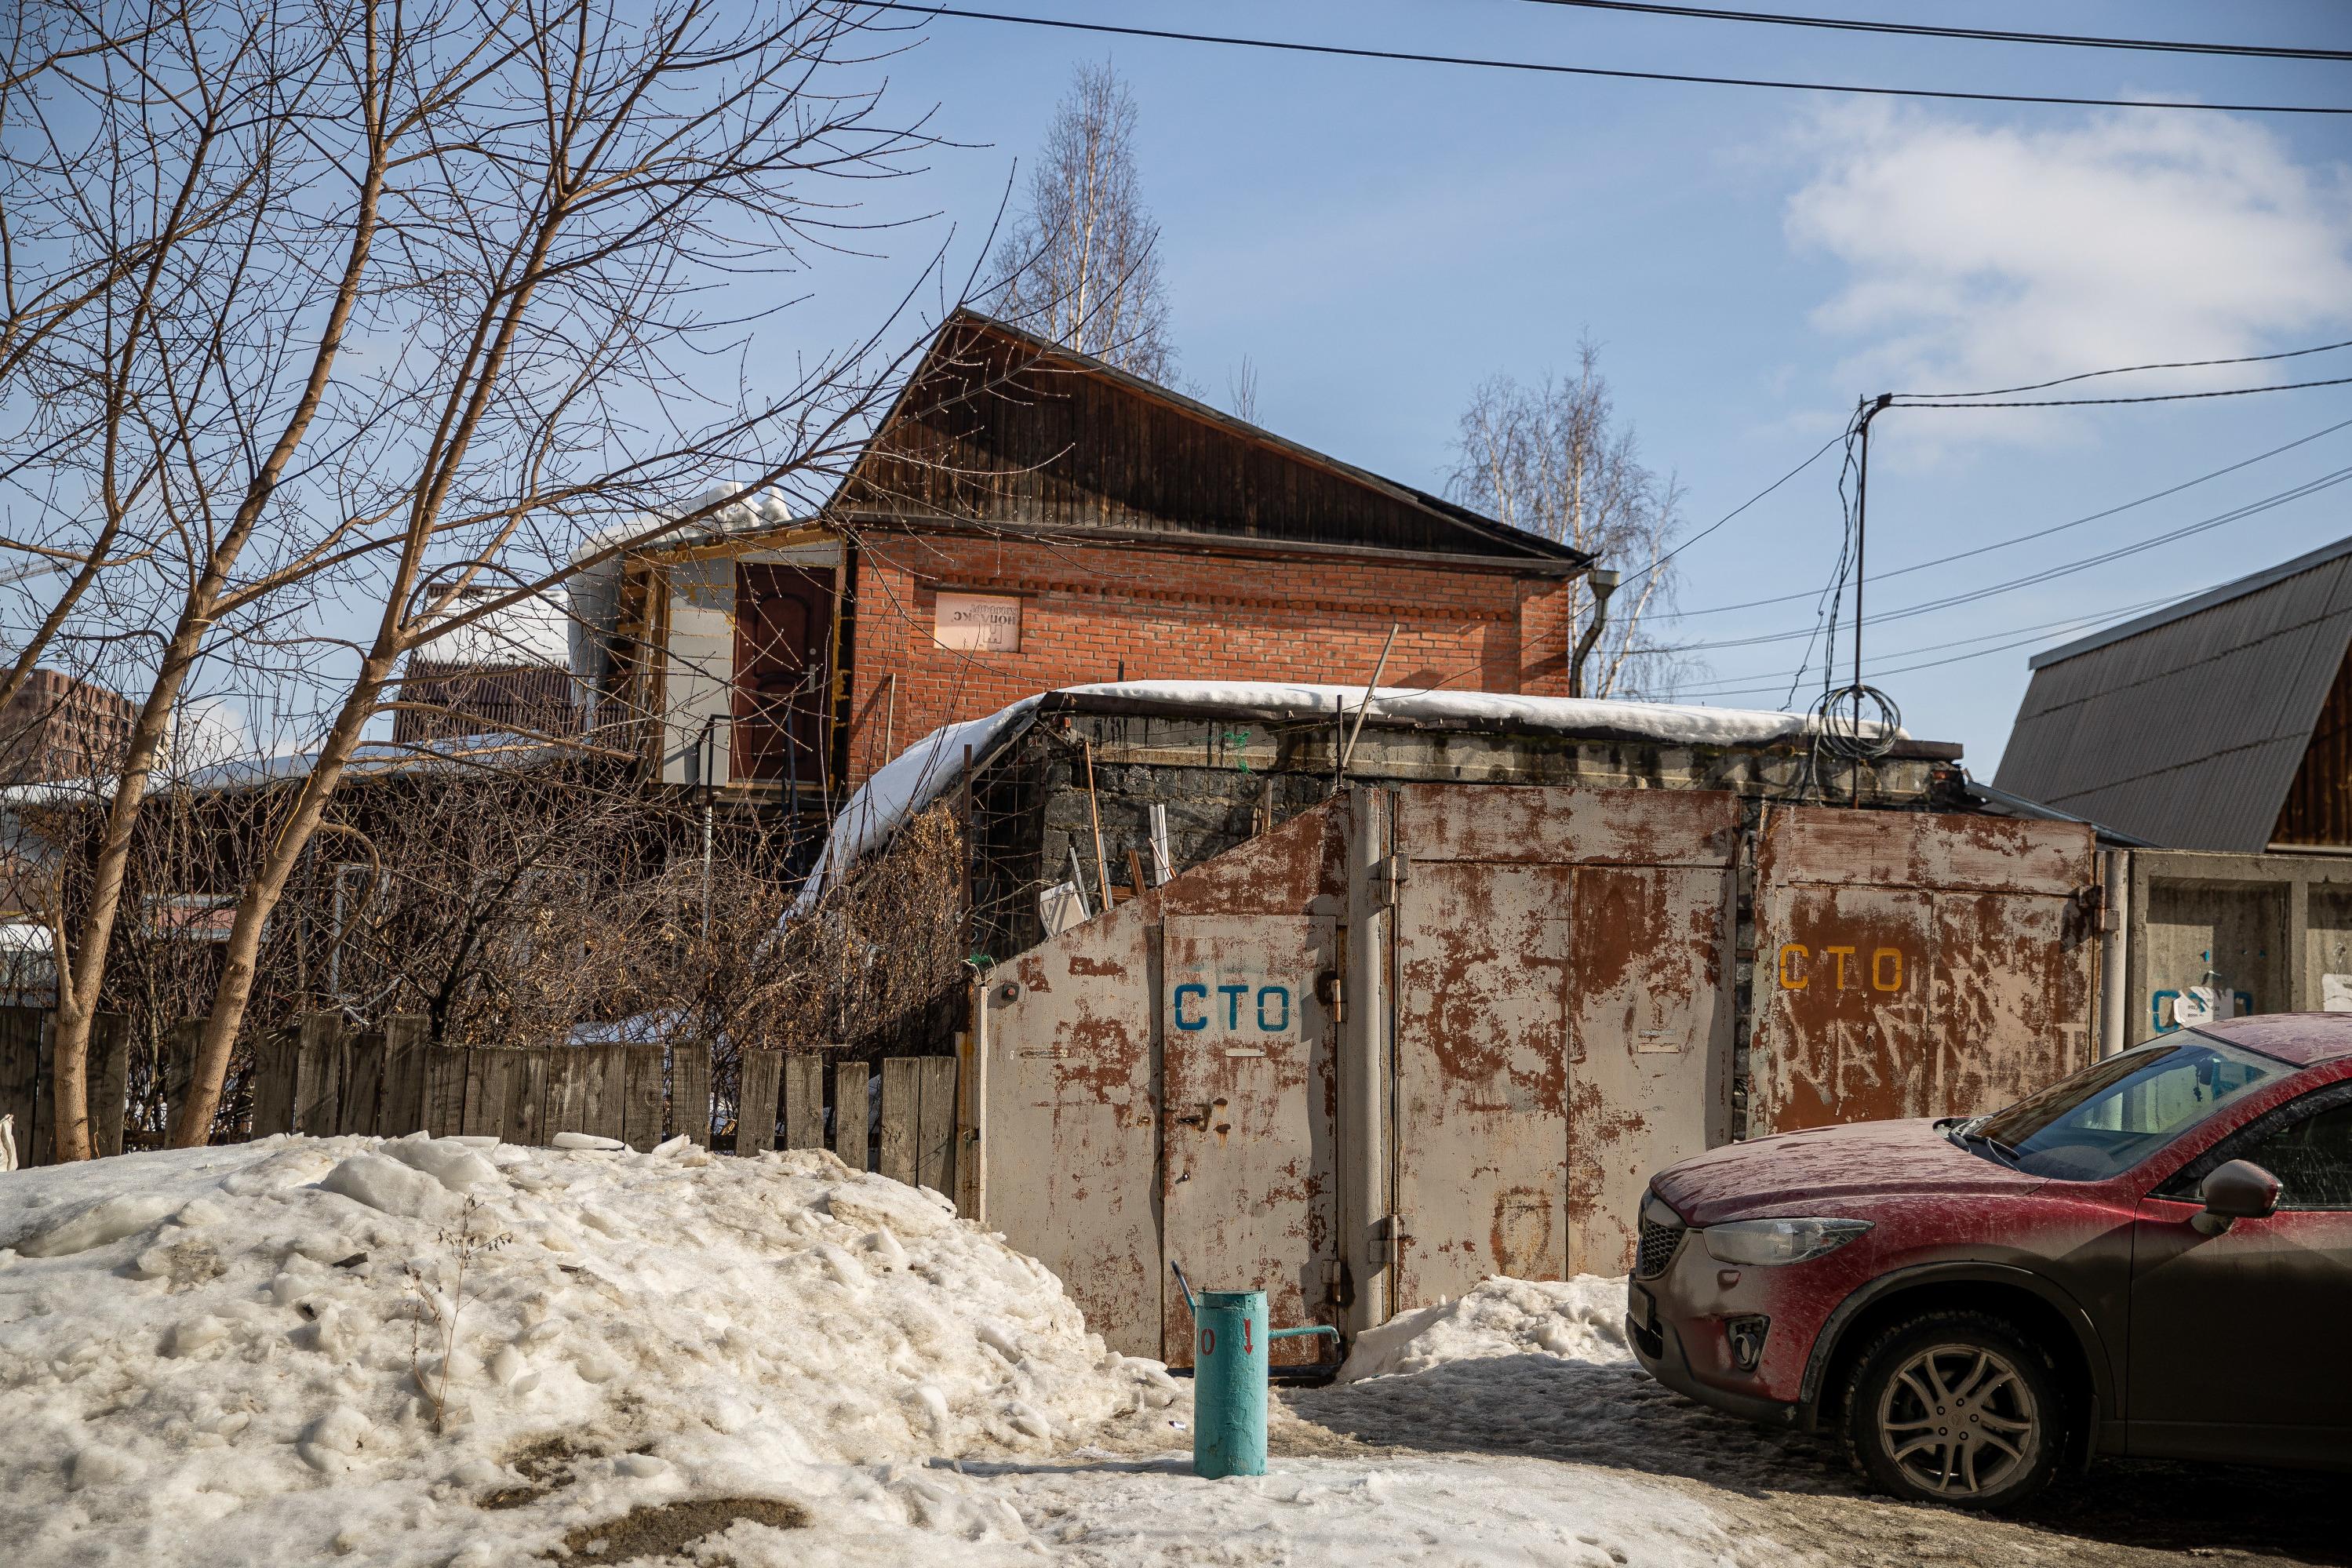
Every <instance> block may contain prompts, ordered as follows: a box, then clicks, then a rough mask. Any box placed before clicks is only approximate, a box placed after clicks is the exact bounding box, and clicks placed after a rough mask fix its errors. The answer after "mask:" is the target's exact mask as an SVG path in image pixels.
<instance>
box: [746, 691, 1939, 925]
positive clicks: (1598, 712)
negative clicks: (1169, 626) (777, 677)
mask: <svg viewBox="0 0 2352 1568" xmlns="http://www.w3.org/2000/svg"><path fill="white" fill-rule="evenodd" d="M1063 694H1070V695H1081V696H1107V697H1127V698H1131V699H1133V700H1135V701H1138V702H1151V703H1160V704H1166V703H1177V704H1183V705H1188V706H1197V707H1199V708H1202V709H1203V710H1209V711H1215V710H1218V709H1232V710H1242V711H1247V712H1251V713H1276V714H1283V715H1286V716H1293V717H1299V718H1305V717H1309V716H1315V715H1321V714H1337V713H1341V712H1345V713H1347V714H1348V715H1349V716H1353V715H1354V714H1355V712H1356V711H1357V709H1358V708H1362V709H1363V711H1364V716H1365V720H1366V722H1368V723H1374V724H1380V723H1386V724H1391V725H1412V724H1465V723H1480V724H1488V725H1493V726H1496V727H1499V728H1503V729H1526V730H1544V731H1554V732H1559V733H1563V734H1571V735H1591V736H1601V737H1625V738H1630V739H1638V740H1652V741H1656V742H1659V743H1660V744H1663V745H1667V746H1769V745H1772V744H1775V743H1777V742H1783V741H1793V740H1798V739H1801V738H1803V737H1806V736H1808V735H1810V734H1811V733H1812V731H1813V728H1814V727H1815V721H1814V720H1813V719H1812V718H1811V716H1808V715H1805V714H1801V713H1774V712H1767V711H1765V710H1762V709H1753V708H1725V707H1692V706H1677V705H1675V704H1671V703H1643V702H1612V701H1609V700H1606V699H1602V698H1597V697H1536V696H1520V695H1517V694H1516V693H1511V692H1455V691H1437V690H1433V689H1429V688H1424V687H1419V686H1375V687H1373V688H1372V689H1371V693H1370V700H1369V701H1367V700H1366V695H1365V688H1364V687H1362V686H1329V685H1299V684H1293V683H1289V682H1275V681H1106V682H1102V683H1100V684H1097V685H1084V686H1063V687H1061V688H1059V691H1058V692H1039V693H1037V694H1035V695H1032V696H1025V697H1023V698H1022V699H1020V700H1019V701H1018V702H1013V703H1008V704H1006V705H1005V706H1003V707H1001V708H999V709H997V710H996V711H995V712H994V713H992V714H989V715H987V716H985V717H982V718H973V719H965V720H963V721H961V723H957V724H950V725H942V726H941V727H939V728H938V729H935V730H933V731H931V732H930V733H929V735H926V736H924V737H922V738H921V739H919V740H918V741H916V742H915V743H914V744H913V745H912V746H910V747H908V748H907V749H906V750H904V751H902V752H900V753H899V754H898V756H897V757H895V758H891V760H890V761H889V762H887V763H886V764H885V765H884V766H883V767H882V768H880V769H879V770H878V771H877V772H876V773H875V775H874V776H873V777H872V778H870V779H867V780H866V782H865V783H864V784H862V785H860V786H859V787H858V789H857V790H856V793H854V794H852V795H851V796H850V798H849V800H848V802H847V803H846V804H845V805H844V806H843V808H842V810H841V814H840V816H839V817H837V818H835V821H834V825H833V833H832V836H831V837H829V838H828V839H827V840H826V841H825V846H824V859H823V860H821V861H820V862H818V864H817V869H816V872H815V873H814V875H812V876H811V877H810V878H809V879H808V882H807V883H806V884H805V885H803V888H802V890H801V894H800V897H799V898H798V899H797V900H795V901H794V902H793V906H792V909H791V910H790V912H788V913H787V915H785V918H786V919H790V918H792V917H793V915H799V914H801V913H802V912H803V911H804V910H805V909H806V908H807V907H808V906H809V905H810V904H814V902H815V901H816V898H817V896H818V895H819V894H822V893H823V892H824V890H825V888H826V887H828V886H829V885H831V884H832V883H836V882H838V881H840V880H841V878H842V877H843V876H844V875H845V874H846V873H847V872H848V870H849V868H850V867H851V866H853V865H855V864H856V862H857V861H858V860H859V858H860V857H861V856H863V855H865V854H866V853H868V852H871V851H872V850H873V849H875V848H876V847H877V845H879V844H881V843H882V842H883V841H885V840H887V839H888V838H889V836H890V835H891V834H892V833H893V832H895V831H898V825H899V824H900V823H901V822H904V821H906V820H907V819H908V818H909V817H911V816H913V815H915V814H916V813H917V812H919V811H920V810H922V809H923V808H924V807H926V806H928V805H929V804H930V803H931V802H932V801H933V800H937V799H939V797H940V795H942V794H943V793H945V792H946V790H947V788H948V786H949V785H950V784H951V783H952V782H954V781H955V779H957V778H959V777H960V776H961V774H962V772H963V763H964V758H965V756H966V754H967V753H969V754H970V756H971V758H972V759H973V760H974V761H978V760H980V759H982V758H984V757H985V756H986V755H987V754H988V751H989V749H990V748H991V747H993V746H995V745H996V744H997V742H998V741H999V740H1000V739H1002V738H1003V737H1005V736H1007V735H1008V734H1010V733H1012V732H1013V730H1014V728H1015V727H1016V726H1018V725H1020V724H1021V723H1022V722H1023V721H1024V720H1026V719H1027V718H1028V716H1030V715H1031V714H1033V713H1034V712H1035V711H1036V709H1037V707H1038V706H1039V705H1040V704H1042V703H1043V702H1045V699H1046V698H1047V697H1049V696H1055V695H1063ZM1882 728H1883V727H1881V726H1877V725H1867V724H1866V725H1864V731H1865V732H1866V733H1868V734H1870V735H1872V736H1876V735H1877V734H1878V733H1880V731H1881V729H1882ZM1903 733H1904V732H1903V731H1902V730H1900V729H1897V730H1896V731H1895V734H1896V735H1897V736H1901V735H1902V734H1903Z"/></svg>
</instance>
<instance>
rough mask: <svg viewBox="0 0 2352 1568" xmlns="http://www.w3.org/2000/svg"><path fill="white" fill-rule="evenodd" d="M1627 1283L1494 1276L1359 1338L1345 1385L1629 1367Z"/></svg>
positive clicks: (1588, 1277) (1343, 1373)
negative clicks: (1586, 1365) (1551, 1363)
mask: <svg viewBox="0 0 2352 1568" xmlns="http://www.w3.org/2000/svg"><path fill="white" fill-rule="evenodd" d="M1624 1321H1625V1281H1623V1280H1622V1279H1621V1280H1604V1279H1602V1278H1601V1277H1600V1276H1598V1275H1594V1274H1580V1275H1578V1276H1577V1277H1576V1278H1575V1279H1573V1280H1566V1281H1541V1280H1507V1279H1501V1278H1496V1279H1491V1280H1487V1281H1483V1282H1482V1283H1480V1285H1479V1286H1478V1288H1477V1289H1476V1290H1475V1291H1471V1292H1470V1293H1469V1294H1468V1295H1466V1296H1464V1297H1462V1298H1461V1299H1460V1300H1458V1301H1444V1302H1441V1303H1439V1304H1438V1305H1436V1306H1433V1307H1423V1308H1422V1309H1420V1310H1419V1311H1418V1312H1407V1313H1405V1314H1403V1315H1402V1317H1398V1318H1394V1319H1391V1321H1390V1322H1386V1323H1383V1324H1381V1326H1380V1327H1379V1328H1376V1329H1373V1330H1370V1332H1368V1333H1362V1334H1359V1335H1358V1336H1357V1338H1356V1345H1355V1349H1354V1350H1353V1351H1352V1352H1350V1353H1349V1356H1348V1364H1347V1365H1345V1366H1343V1367H1341V1368H1340V1369H1339V1381H1340V1382H1341V1383H1356V1382H1360V1381H1361V1380H1363V1379H1364V1378H1367V1377H1387V1376H1391V1375H1400V1374H1402V1375H1412V1374H1413V1373H1420V1372H1427V1371H1429V1370H1430V1369H1431V1368H1433V1367H1437V1366H1443V1365H1445V1364H1448V1363H1451V1362H1460V1361H1491V1360H1494V1359H1496V1358H1498V1357H1501V1356H1507V1355H1533V1354H1541V1355H1557V1356H1564V1357H1566V1358H1567V1359H1569V1360H1570V1361H1584V1362H1592V1363H1596V1364H1601V1363H1610V1362H1624V1363H1627V1364H1631V1362H1632V1360H1633V1357H1632V1355H1631V1354H1629V1353H1628V1352H1627V1350H1626V1348H1625V1330H1624Z"/></svg>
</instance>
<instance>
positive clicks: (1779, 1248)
mask: <svg viewBox="0 0 2352 1568" xmlns="http://www.w3.org/2000/svg"><path fill="white" fill-rule="evenodd" d="M1869 1228H1870V1221H1869V1220H1867V1219H1735V1220H1733V1221H1731V1222H1730V1223H1729V1224H1727V1225H1710V1226H1708V1227H1707V1228H1706V1229H1704V1230H1702V1231H1700V1232H1699V1239H1701V1240H1703V1241H1705V1242H1706V1250H1707V1255H1708V1256H1709V1257H1711V1258H1713V1259H1714V1260H1716V1261H1717V1262H1718V1263H1747V1264H1757V1265H1761V1264H1768V1263H1802V1262H1805V1261H1807V1260H1810V1259H1814V1258H1819V1257H1821V1256H1822V1254H1823V1253H1827V1252H1834V1251H1836V1250H1837V1249H1839V1248H1841V1247H1843V1246H1844V1245H1845V1244H1846V1243H1847V1242H1849V1241H1851V1240H1853V1239H1854V1238H1855V1237H1857V1236H1859V1235H1861V1234H1862V1233H1863V1232H1864V1231H1865V1230H1867V1229H1869Z"/></svg>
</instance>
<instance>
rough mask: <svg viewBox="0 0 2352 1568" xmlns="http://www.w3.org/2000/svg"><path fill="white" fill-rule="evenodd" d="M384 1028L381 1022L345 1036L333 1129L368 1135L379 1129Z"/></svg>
mask: <svg viewBox="0 0 2352 1568" xmlns="http://www.w3.org/2000/svg"><path fill="white" fill-rule="evenodd" d="M383 1040H384V1031H383V1027H382V1026H381V1025H379V1026H378V1027H376V1028H374V1029H371V1030H359V1031H357V1032H356V1033H352V1034H349V1035H346V1036H345V1037H344V1039H343V1049H342V1051H341V1061H342V1071H341V1078H342V1095H341V1109H340V1110H339V1111H338V1112H337V1113H336V1117H335V1129H334V1130H335V1131H336V1132H338V1133H351V1134H358V1135H360V1136H362V1137H368V1138H372V1137H373V1136H375V1134H376V1133H377V1131H378V1130H379V1117H380V1116H381V1115H382V1109H381V1102H382V1101H383V1054H384V1047H383Z"/></svg>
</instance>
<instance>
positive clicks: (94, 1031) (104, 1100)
mask: <svg viewBox="0 0 2352 1568" xmlns="http://www.w3.org/2000/svg"><path fill="white" fill-rule="evenodd" d="M130 1099H131V1019H130V1018H129V1016H128V1015H126V1014H123V1013H100V1014H99V1015H98V1017H97V1018H95V1019H91V1020H90V1031H89V1145H90V1147H91V1148H92V1149H94V1150H95V1151H97V1152H98V1153H99V1154H100V1155H119V1154H121V1152H122V1118H123V1113H125V1112H126V1111H127V1110H128V1109H129V1108H130V1105H129V1103H130Z"/></svg>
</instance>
